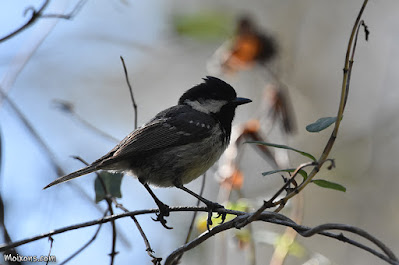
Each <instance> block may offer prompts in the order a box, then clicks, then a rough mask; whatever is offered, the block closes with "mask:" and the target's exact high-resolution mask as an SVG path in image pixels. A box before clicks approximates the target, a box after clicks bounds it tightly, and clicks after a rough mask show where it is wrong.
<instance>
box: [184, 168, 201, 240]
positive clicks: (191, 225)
mask: <svg viewBox="0 0 399 265" xmlns="http://www.w3.org/2000/svg"><path fill="white" fill-rule="evenodd" d="M205 182H206V173H205V174H204V175H202V182H201V190H200V192H199V196H202V195H203V193H204V190H205ZM200 203H201V201H200V200H197V204H196V206H197V207H198V206H199V205H200ZM197 214H198V212H194V214H193V217H192V218H191V223H190V227H189V228H188V232H187V236H186V240H185V241H184V243H187V242H188V241H189V240H190V237H191V233H192V231H193V228H194V222H195V218H196V217H197Z"/></svg>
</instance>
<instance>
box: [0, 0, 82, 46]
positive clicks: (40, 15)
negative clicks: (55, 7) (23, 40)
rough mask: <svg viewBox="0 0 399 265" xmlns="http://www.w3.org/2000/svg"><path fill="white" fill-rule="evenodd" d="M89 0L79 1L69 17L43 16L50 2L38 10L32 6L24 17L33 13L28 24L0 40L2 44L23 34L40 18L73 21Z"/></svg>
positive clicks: (46, 2)
mask: <svg viewBox="0 0 399 265" xmlns="http://www.w3.org/2000/svg"><path fill="white" fill-rule="evenodd" d="M86 1H87V0H81V1H79V2H78V3H77V4H76V6H75V7H74V9H73V10H72V11H71V12H70V13H69V14H67V15H62V14H43V11H44V9H46V7H47V6H48V4H49V3H50V0H45V1H44V3H43V5H42V6H41V7H40V8H39V9H38V10H36V9H35V8H34V7H32V6H30V7H27V8H26V9H25V12H24V15H26V13H28V11H31V13H32V15H31V17H30V18H29V20H28V21H27V22H25V24H23V25H22V26H20V27H19V28H17V29H16V30H14V31H13V32H11V33H9V34H7V35H6V36H4V37H2V38H0V42H3V41H6V40H8V39H10V38H12V37H14V36H15V35H17V34H18V33H20V32H22V31H23V30H25V29H27V28H28V27H30V26H32V25H33V24H34V23H35V22H36V21H37V20H38V19H39V18H62V19H68V20H69V19H72V18H73V17H74V16H75V15H76V14H77V13H78V12H79V11H80V9H81V8H82V7H83V5H84V4H85V3H86Z"/></svg>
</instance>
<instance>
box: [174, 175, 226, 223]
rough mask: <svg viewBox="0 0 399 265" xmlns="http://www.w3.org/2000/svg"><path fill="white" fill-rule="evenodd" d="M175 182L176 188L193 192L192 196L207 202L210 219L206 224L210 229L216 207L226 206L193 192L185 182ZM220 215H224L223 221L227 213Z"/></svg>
mask: <svg viewBox="0 0 399 265" xmlns="http://www.w3.org/2000/svg"><path fill="white" fill-rule="evenodd" d="M174 184H175V186H176V188H178V189H181V190H184V191H185V192H187V193H189V194H191V195H192V196H194V197H195V198H197V199H198V200H200V201H202V202H203V203H205V205H206V207H207V208H208V220H207V224H206V225H207V228H208V230H209V226H211V225H212V213H213V211H214V210H216V209H220V208H224V206H223V205H221V204H219V203H217V202H213V201H210V200H207V199H205V198H204V197H202V196H200V195H198V194H197V193H195V192H193V191H191V190H189V189H187V188H186V187H184V186H183V184H181V183H177V182H176V183H174ZM219 216H222V223H223V222H224V220H225V219H226V214H225V213H223V214H219ZM219 216H218V217H219Z"/></svg>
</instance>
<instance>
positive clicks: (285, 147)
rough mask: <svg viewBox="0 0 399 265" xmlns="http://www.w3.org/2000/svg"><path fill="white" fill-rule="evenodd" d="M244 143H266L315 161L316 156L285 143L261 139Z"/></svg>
mask: <svg viewBox="0 0 399 265" xmlns="http://www.w3.org/2000/svg"><path fill="white" fill-rule="evenodd" d="M246 143H251V144H260V145H266V146H271V147H276V148H282V149H287V150H291V151H294V152H297V153H299V154H301V155H303V156H306V157H308V158H310V159H312V160H313V161H316V158H315V157H314V156H312V155H311V154H309V153H306V152H304V151H301V150H298V149H295V148H292V147H289V146H286V145H280V144H272V143H266V142H261V141H247V142H246Z"/></svg>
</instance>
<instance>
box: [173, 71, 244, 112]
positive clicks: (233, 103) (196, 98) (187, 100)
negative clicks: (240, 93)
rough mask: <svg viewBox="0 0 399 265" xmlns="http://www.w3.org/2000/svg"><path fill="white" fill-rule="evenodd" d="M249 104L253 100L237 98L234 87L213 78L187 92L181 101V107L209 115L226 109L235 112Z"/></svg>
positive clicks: (208, 78)
mask: <svg viewBox="0 0 399 265" xmlns="http://www.w3.org/2000/svg"><path fill="white" fill-rule="evenodd" d="M249 102H252V100H250V99H247V98H239V97H237V93H236V91H235V90H234V88H233V87H232V86H230V85H229V84H227V83H226V82H224V81H223V80H220V79H219V78H216V77H213V76H207V77H206V78H204V82H203V83H201V84H199V85H196V86H194V87H193V88H191V89H189V90H187V91H186V92H185V93H184V94H183V95H182V96H181V97H180V99H179V105H188V106H190V107H192V108H193V109H195V110H198V111H201V112H204V113H207V114H216V113H218V112H220V111H221V110H222V109H223V108H226V107H227V108H229V109H232V110H233V111H234V110H235V108H236V107H237V106H238V105H242V104H246V103H249Z"/></svg>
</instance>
